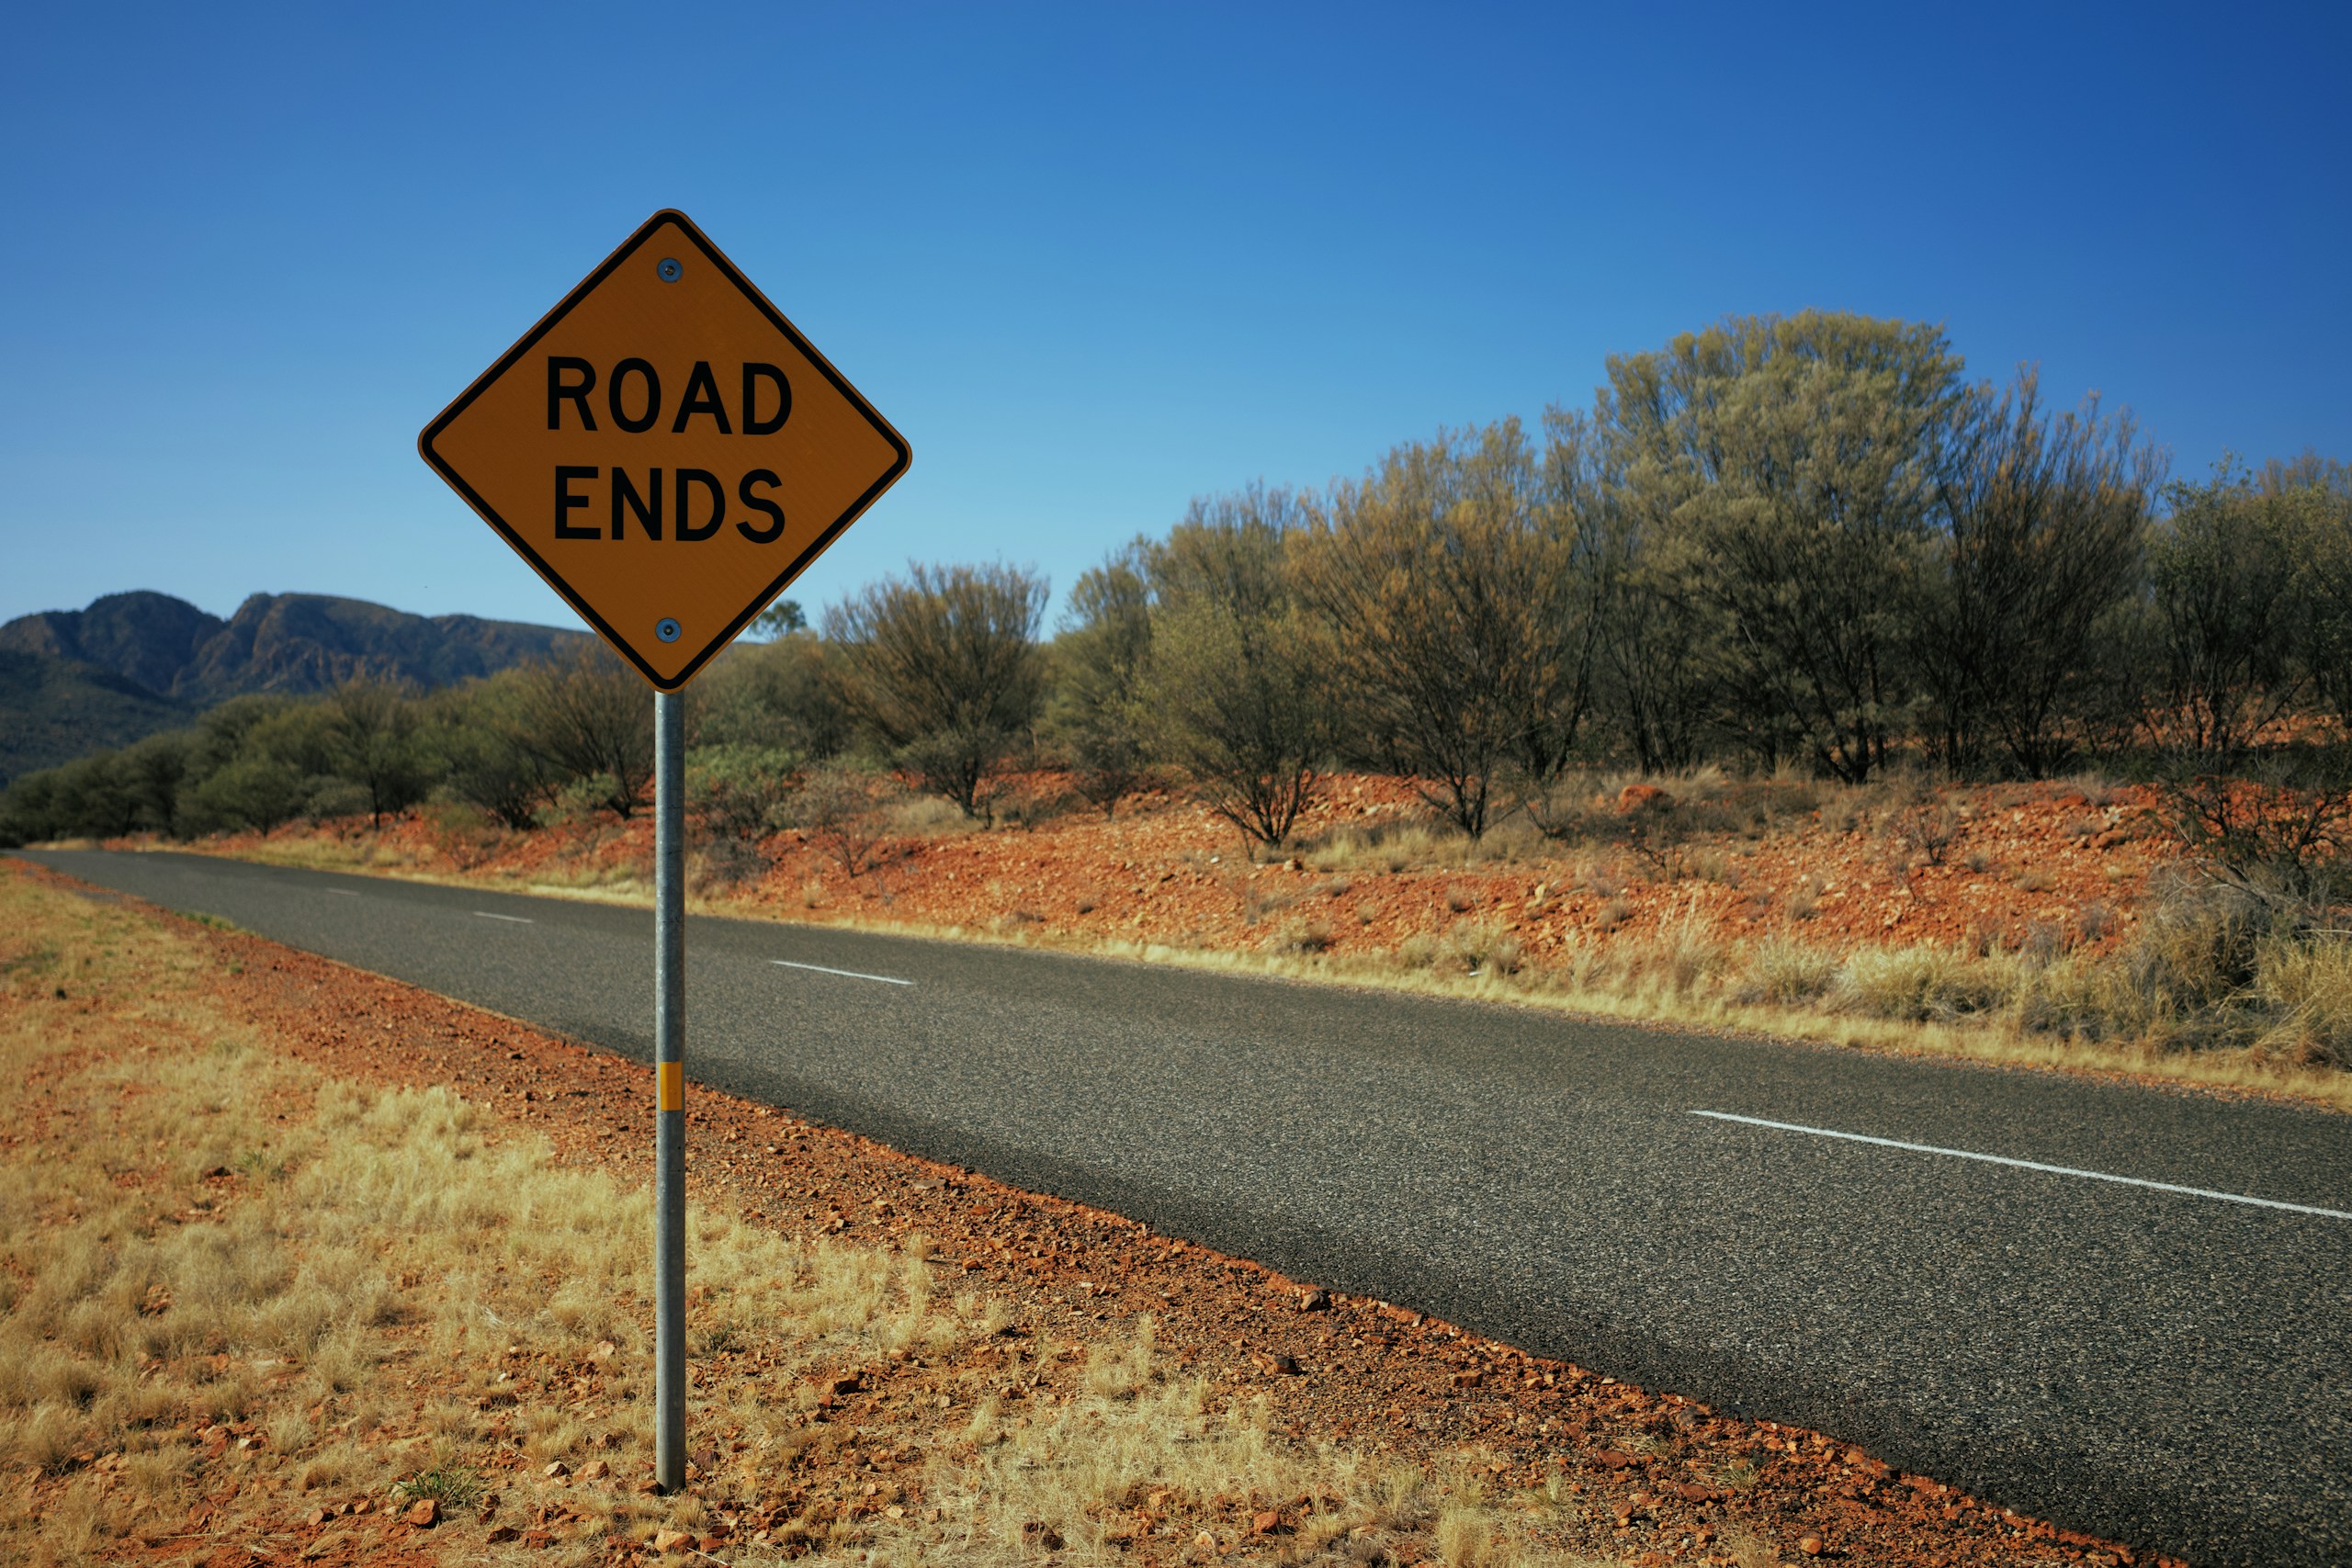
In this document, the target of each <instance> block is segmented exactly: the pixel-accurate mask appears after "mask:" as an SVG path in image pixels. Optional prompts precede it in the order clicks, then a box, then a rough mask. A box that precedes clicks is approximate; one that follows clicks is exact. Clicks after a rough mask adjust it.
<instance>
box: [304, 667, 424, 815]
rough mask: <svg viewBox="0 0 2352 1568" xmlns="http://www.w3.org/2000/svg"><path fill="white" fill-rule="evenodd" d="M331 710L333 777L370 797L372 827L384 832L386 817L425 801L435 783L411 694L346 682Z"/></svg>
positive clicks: (386, 684)
mask: <svg viewBox="0 0 2352 1568" xmlns="http://www.w3.org/2000/svg"><path fill="white" fill-rule="evenodd" d="M326 706H327V716H328V734H329V736H330V737H331V738H332V745H333V748H334V771H335V773H337V774H338V775H340V776H341V777H343V778H345V779H348V780H349V781H351V782H352V783H353V784H357V785H358V786H359V787H360V788H361V789H363V790H365V791H366V792H367V795H368V824H369V826H371V827H375V828H381V827H382V826H383V825H384V818H385V816H386V814H388V813H391V812H400V811H405V810H407V809H408V808H409V807H412V806H414V805H415V804H416V803H417V802H418V801H420V800H422V799H424V792H425V789H426V787H427V786H428V784H430V782H431V778H430V774H429V773H428V772H427V768H426V759H425V756H424V750H422V748H421V747H420V746H419V745H418V741H417V730H418V728H419V716H418V712H417V708H416V704H415V702H414V700H413V698H412V697H411V695H410V694H409V693H408V692H407V691H405V690H403V689H402V688H401V687H399V686H396V685H393V684H391V683H390V682H382V681H369V680H364V679H363V680H355V681H346V682H344V683H343V684H342V685H340V686H337V687H336V688H335V689H334V692H333V693H332V694H330V695H329V696H328V698H327V702H326Z"/></svg>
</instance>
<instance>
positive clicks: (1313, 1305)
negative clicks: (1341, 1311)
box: [1298, 1287, 1331, 1312]
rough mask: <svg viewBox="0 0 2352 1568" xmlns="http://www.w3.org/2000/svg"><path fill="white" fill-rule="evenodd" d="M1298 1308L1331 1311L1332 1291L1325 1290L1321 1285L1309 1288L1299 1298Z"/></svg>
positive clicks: (1310, 1310)
mask: <svg viewBox="0 0 2352 1568" xmlns="http://www.w3.org/2000/svg"><path fill="white" fill-rule="evenodd" d="M1298 1310H1299V1311H1301V1312H1329V1311H1330V1310H1331V1292H1329V1291H1326V1290H1323V1289H1321V1288H1320V1287H1317V1288H1314V1289H1310V1290H1308V1291H1307V1292H1305V1293H1304V1294H1302V1295H1301V1296H1300V1297H1299V1298H1298Z"/></svg>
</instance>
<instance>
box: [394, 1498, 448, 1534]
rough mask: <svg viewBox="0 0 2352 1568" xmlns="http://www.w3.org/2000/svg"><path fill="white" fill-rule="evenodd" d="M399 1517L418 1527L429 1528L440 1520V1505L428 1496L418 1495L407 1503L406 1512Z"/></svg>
mask: <svg viewBox="0 0 2352 1568" xmlns="http://www.w3.org/2000/svg"><path fill="white" fill-rule="evenodd" d="M401 1518H403V1519H406V1520H407V1521H408V1522H409V1523H410V1524H413V1525H414V1526H415V1527H416V1528H417V1529H421V1530H429V1529H432V1528H433V1527H434V1526H435V1525H437V1524H439V1523H440V1522H441V1505H440V1504H438V1503H436V1502H435V1501H434V1500H433V1499H432V1498H430V1497H419V1498H418V1499H417V1500H416V1501H415V1502H413V1503H412V1504H410V1505H409V1508H408V1512H407V1513H405V1514H402V1515H401Z"/></svg>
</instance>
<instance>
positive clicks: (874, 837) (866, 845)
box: [791, 762, 899, 908]
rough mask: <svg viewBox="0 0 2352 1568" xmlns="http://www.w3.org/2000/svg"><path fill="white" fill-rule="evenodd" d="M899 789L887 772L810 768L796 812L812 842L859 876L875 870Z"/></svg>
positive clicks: (797, 795) (835, 766)
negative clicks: (894, 799)
mask: <svg viewBox="0 0 2352 1568" xmlns="http://www.w3.org/2000/svg"><path fill="white" fill-rule="evenodd" d="M898 793H899V788H898V782H897V781H896V780H895V779H892V778H890V777H888V775H887V774H882V773H874V772H872V771H870V770H867V769H863V768H857V767H854V766H850V765H847V764H844V763H841V762H828V763H826V764H825V765H824V766H823V767H820V768H815V769H811V770H810V771H809V776H808V780H807V782H805V783H804V784H801V786H800V787H799V789H797V790H796V791H795V792H794V793H793V795H792V801H791V812H792V815H793V817H794V818H796V819H797V821H798V823H799V825H800V827H801V829H802V830H803V831H804V832H806V833H807V834H808V835H809V842H810V843H812V844H815V845H816V846H817V847H818V848H819V849H820V850H822V851H823V852H825V853H826V854H828V855H830V856H831V857H832V859H833V862H834V863H835V864H837V865H839V866H840V867H841V868H842V871H843V872H844V873H845V874H848V875H849V876H850V877H851V878H852V879H853V880H854V879H855V878H857V877H860V876H863V875H864V874H865V873H866V872H867V871H869V870H871V869H872V868H873V866H874V863H875V860H876V855H877V854H878V852H879V851H880V849H881V846H882V842H883V836H884V834H885V832H886V831H887V822H886V818H885V812H886V810H887V809H888V807H889V806H890V804H891V802H892V800H893V798H894V797H895V796H896V795H898ZM812 908H813V905H812Z"/></svg>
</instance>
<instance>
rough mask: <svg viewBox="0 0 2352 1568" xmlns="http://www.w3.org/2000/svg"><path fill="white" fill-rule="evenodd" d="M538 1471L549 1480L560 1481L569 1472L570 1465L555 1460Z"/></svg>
mask: <svg viewBox="0 0 2352 1568" xmlns="http://www.w3.org/2000/svg"><path fill="white" fill-rule="evenodd" d="M539 1473H540V1474H541V1475H544V1476H546V1477H547V1478H548V1480H549V1481H561V1480H562V1479H563V1478H564V1477H565V1476H567V1475H570V1474H571V1466H570V1465H568V1464H566V1463H564V1462H563V1461H561V1460H557V1461H555V1462H554V1463H553V1464H550V1465H548V1467H547V1468H546V1469H545V1470H543V1471H541V1472H539Z"/></svg>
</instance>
